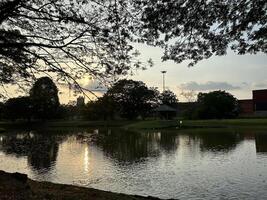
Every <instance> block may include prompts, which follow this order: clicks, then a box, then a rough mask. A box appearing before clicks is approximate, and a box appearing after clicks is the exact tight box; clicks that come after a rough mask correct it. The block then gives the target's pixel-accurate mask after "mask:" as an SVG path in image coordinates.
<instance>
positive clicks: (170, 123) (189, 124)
mask: <svg viewBox="0 0 267 200" xmlns="http://www.w3.org/2000/svg"><path fill="white" fill-rule="evenodd" d="M180 121H182V123H181V124H180ZM177 127H179V128H227V127H257V128H259V127H261V128H267V119H223V120H181V119H179V120H178V119H177V120H147V121H140V122H136V123H132V124H129V125H126V126H124V128H126V129H166V128H177Z"/></svg>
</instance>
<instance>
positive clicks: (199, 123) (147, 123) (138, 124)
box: [0, 119, 267, 132]
mask: <svg viewBox="0 0 267 200" xmlns="http://www.w3.org/2000/svg"><path fill="white" fill-rule="evenodd" d="M90 127H110V128H112V127H118V128H124V129H129V130H130V129H173V128H175V129H176V128H177V127H181V128H184V129H185V128H228V127H255V128H259V127H261V128H267V119H223V120H182V124H181V125H180V120H178V119H176V120H144V121H141V120H139V121H138V120H136V121H127V120H114V121H79V120H74V121H67V120H66V121H48V122H33V123H27V122H0V132H1V131H4V130H5V129H10V128H12V129H13V128H28V129H29V128H48V129H69V128H75V129H76V128H90Z"/></svg>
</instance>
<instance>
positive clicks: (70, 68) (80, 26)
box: [0, 0, 141, 85]
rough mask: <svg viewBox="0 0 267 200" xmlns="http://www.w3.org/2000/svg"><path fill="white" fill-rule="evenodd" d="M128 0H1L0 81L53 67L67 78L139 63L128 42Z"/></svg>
mask: <svg viewBox="0 0 267 200" xmlns="http://www.w3.org/2000/svg"><path fill="white" fill-rule="evenodd" d="M128 4H129V3H128V2H127V1H125V2H124V1H117V0H111V1H102V0H101V1H99V0H83V1H77V0H2V1H1V2H0V55H1V56H0V66H1V68H0V83H18V82H17V81H18V79H23V80H25V79H26V80H29V79H31V78H34V76H36V75H38V74H39V73H41V74H43V73H55V74H56V75H58V78H59V79H61V80H63V81H67V82H69V83H70V84H71V83H72V84H76V85H77V84H78V83H77V79H79V78H81V77H83V76H84V75H89V76H91V77H95V78H101V77H102V78H103V77H104V78H108V77H109V76H110V75H112V76H115V75H120V74H125V73H126V72H127V71H128V70H129V69H130V68H131V67H137V68H138V67H141V65H140V62H139V61H138V62H137V61H136V59H135V55H137V54H136V53H135V52H134V51H133V48H132V46H131V45H130V44H129V43H128V41H129V40H130V38H131V37H132V36H130V34H129V31H130V30H133V29H134V26H135V24H134V22H133V20H131V19H132V18H131V17H130V14H129V13H128V10H126V9H124V8H126V7H128Z"/></svg>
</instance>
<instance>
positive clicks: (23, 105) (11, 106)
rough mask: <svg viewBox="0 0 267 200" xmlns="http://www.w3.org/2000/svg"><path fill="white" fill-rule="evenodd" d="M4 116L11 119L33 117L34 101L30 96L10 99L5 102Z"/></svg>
mask: <svg viewBox="0 0 267 200" xmlns="http://www.w3.org/2000/svg"><path fill="white" fill-rule="evenodd" d="M4 117H5V118H6V119H10V120H13V121H14V120H16V119H27V120H29V121H30V119H31V117H32V102H31V99H30V97H17V98H11V99H8V100H7V101H6V103H5V108H4Z"/></svg>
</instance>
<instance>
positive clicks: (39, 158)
mask: <svg viewBox="0 0 267 200" xmlns="http://www.w3.org/2000/svg"><path fill="white" fill-rule="evenodd" d="M60 141H61V139H60V138H59V137H57V136H55V135H49V134H45V133H36V132H21V133H19V134H16V135H5V136H4V137H2V142H1V151H3V152H5V153H6V154H12V155H15V156H18V157H25V156H26V157H27V160H28V164H29V166H31V167H32V168H33V169H34V170H37V171H41V170H46V171H47V170H49V169H50V168H51V166H52V165H53V163H55V162H56V159H57V153H58V146H59V143H60Z"/></svg>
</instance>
